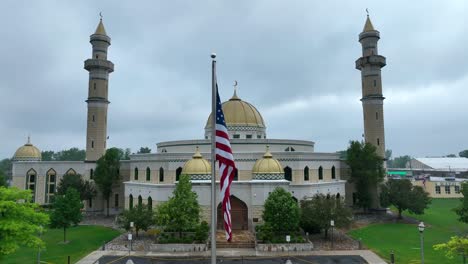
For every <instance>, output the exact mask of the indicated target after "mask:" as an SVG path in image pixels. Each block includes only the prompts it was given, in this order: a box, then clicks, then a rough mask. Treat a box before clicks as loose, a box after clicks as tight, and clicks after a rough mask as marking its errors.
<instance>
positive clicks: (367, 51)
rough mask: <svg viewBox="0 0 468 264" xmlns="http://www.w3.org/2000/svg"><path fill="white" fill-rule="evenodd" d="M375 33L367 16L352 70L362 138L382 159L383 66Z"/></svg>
mask: <svg viewBox="0 0 468 264" xmlns="http://www.w3.org/2000/svg"><path fill="white" fill-rule="evenodd" d="M379 39H380V33H379V31H377V30H375V29H374V26H373V25H372V22H371V21H370V19H369V14H368V15H367V20H366V24H365V25H364V29H363V31H362V32H361V34H359V42H361V45H362V57H361V58H359V59H358V60H357V61H356V69H358V70H360V71H361V79H362V98H361V102H362V108H363V112H364V138H365V141H366V142H369V143H371V144H374V145H375V146H376V147H377V154H379V155H380V156H381V157H382V158H385V131H384V113H383V101H384V99H385V97H383V95H382V76H381V69H382V67H384V66H385V64H386V62H385V57H384V56H381V55H379V53H378V49H377V42H378V41H379Z"/></svg>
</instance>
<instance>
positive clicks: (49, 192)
mask: <svg viewBox="0 0 468 264" xmlns="http://www.w3.org/2000/svg"><path fill="white" fill-rule="evenodd" d="M56 182H57V173H56V172H55V170H54V169H50V170H48V171H47V173H46V185H45V203H46V204H47V203H52V202H53V201H54V194H55V186H56Z"/></svg>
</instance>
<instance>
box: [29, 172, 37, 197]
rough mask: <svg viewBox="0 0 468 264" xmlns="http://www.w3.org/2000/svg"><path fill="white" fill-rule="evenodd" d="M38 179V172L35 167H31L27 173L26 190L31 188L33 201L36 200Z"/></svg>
mask: <svg viewBox="0 0 468 264" xmlns="http://www.w3.org/2000/svg"><path fill="white" fill-rule="evenodd" d="M36 181H37V173H36V171H35V170H34V169H30V170H29V171H28V172H27V173H26V190H31V201H32V202H34V201H35V198H36Z"/></svg>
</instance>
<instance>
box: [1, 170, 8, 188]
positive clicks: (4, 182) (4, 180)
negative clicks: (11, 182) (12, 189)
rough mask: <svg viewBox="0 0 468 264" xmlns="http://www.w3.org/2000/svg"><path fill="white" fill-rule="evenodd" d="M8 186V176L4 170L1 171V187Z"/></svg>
mask: <svg viewBox="0 0 468 264" xmlns="http://www.w3.org/2000/svg"><path fill="white" fill-rule="evenodd" d="M2 186H3V187H7V181H6V176H5V173H4V172H3V171H0V187H2Z"/></svg>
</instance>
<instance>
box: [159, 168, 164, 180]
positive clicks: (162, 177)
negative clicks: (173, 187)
mask: <svg viewBox="0 0 468 264" xmlns="http://www.w3.org/2000/svg"><path fill="white" fill-rule="evenodd" d="M159 182H164V169H163V168H162V167H161V168H159Z"/></svg>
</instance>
